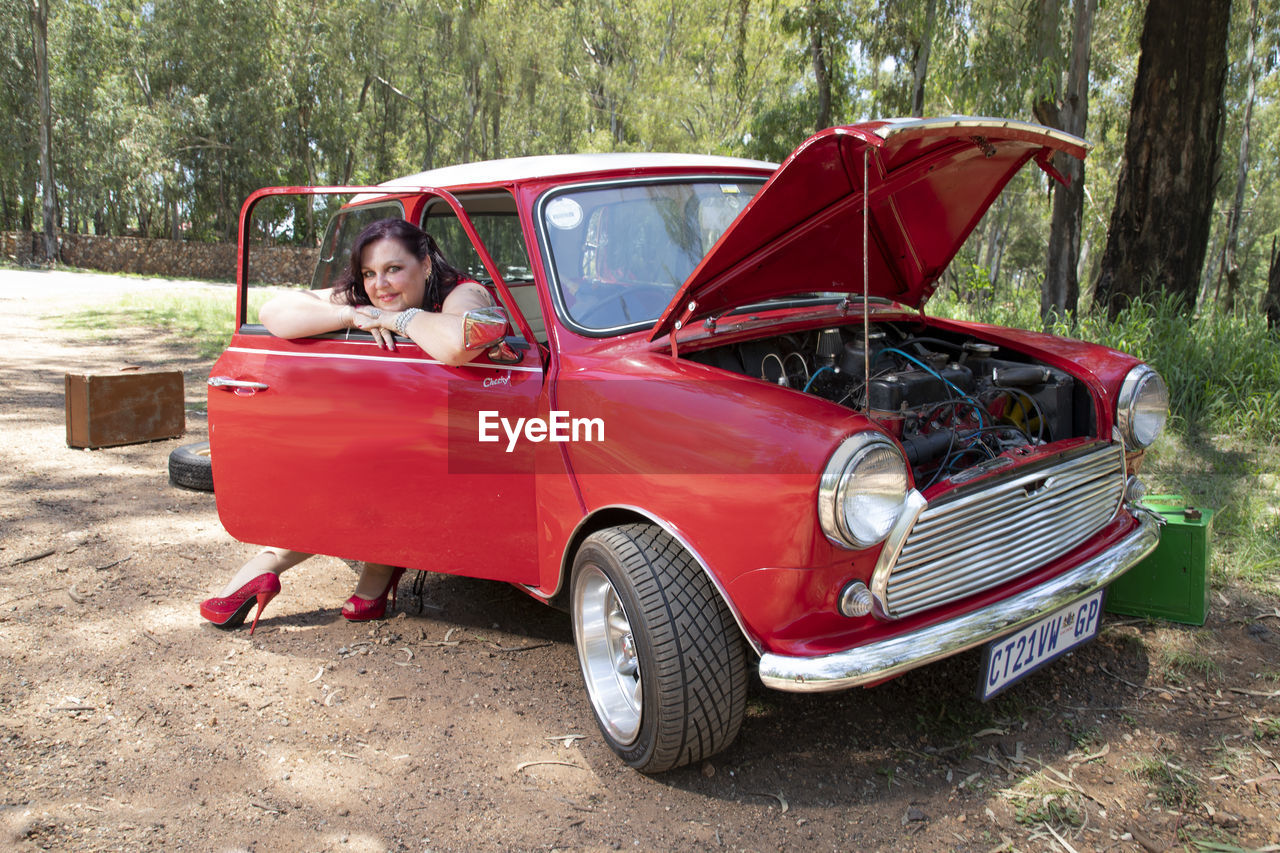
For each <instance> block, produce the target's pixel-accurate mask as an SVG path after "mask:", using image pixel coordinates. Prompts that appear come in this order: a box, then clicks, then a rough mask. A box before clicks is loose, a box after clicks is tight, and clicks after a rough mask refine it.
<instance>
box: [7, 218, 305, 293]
mask: <svg viewBox="0 0 1280 853" xmlns="http://www.w3.org/2000/svg"><path fill="white" fill-rule="evenodd" d="M59 245H60V248H61V254H62V259H61V260H62V263H64V264H67V265H68V266H73V267H79V268H81V269H90V270H101V271H103V272H125V273H136V274H138V275H150V276H156V277H158V278H194V279H205V280H212V281H231V280H234V279H235V277H236V247H235V245H234V244H230V243H187V242H184V241H182V240H152V239H148V238H143V237H98V236H94V235H91V234H61V235H59ZM0 255H2V256H3V257H4V258H5V259H7V260H9V261H11V262H13V263H17V264H24V265H30V264H40V263H43V262H44V240H43V238H42V237H41V235H40V234H33V233H31V232H30V231H3V232H0ZM318 256H319V250H318V249H299V248H294V247H291V246H268V247H262V246H255V247H253V248H251V249H250V251H249V258H250V260H251V262H252V267H251V270H250V272H251V274H252V277H253V279H254V280H255V281H265V282H267V283H270V284H299V283H301V284H309V283H310V282H311V273H312V271H313V270H314V269H315V266H316V258H317V257H318Z"/></svg>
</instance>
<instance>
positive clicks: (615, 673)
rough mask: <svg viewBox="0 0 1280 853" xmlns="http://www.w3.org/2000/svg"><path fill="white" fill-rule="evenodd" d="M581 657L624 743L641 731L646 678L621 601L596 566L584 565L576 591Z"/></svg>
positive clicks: (605, 716)
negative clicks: (642, 678) (644, 681)
mask: <svg viewBox="0 0 1280 853" xmlns="http://www.w3.org/2000/svg"><path fill="white" fill-rule="evenodd" d="M575 599H576V600H575V602H574V605H575V606H574V612H575V615H576V616H577V620H578V659H579V662H580V663H581V664H582V674H583V676H584V678H585V680H586V683H587V693H588V695H590V697H591V704H592V705H593V706H594V707H595V710H596V716H597V717H598V718H599V720H600V723H601V725H602V726H603V727H604V728H605V730H606V731H607V732H608V734H609V736H610V737H612V738H613V739H614V740H615V741H617V742H618V743H620V744H622V745H623V746H626V745H629V744H631V743H634V742H635V739H636V737H637V736H638V735H639V733H640V721H641V716H642V710H641V709H642V697H643V695H644V694H643V682H642V680H641V673H640V660H639V658H638V657H637V655H636V648H635V635H634V634H633V633H632V631H631V621H630V620H629V619H628V618H627V613H626V611H625V610H624V609H623V607H622V600H621V599H620V598H619V597H618V592H617V590H616V589H614V587H613V584H612V583H611V582H610V581H609V579H608V578H607V577H606V576H605V574H604V572H602V571H601V570H600V568H599V567H598V566H595V565H586V566H583V577H582V580H581V582H580V583H579V584H578V587H577V592H576V595H575Z"/></svg>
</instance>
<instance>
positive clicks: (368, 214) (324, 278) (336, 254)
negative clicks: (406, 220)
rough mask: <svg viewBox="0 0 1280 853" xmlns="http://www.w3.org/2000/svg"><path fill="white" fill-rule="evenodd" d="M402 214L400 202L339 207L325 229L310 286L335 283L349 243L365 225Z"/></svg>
mask: <svg viewBox="0 0 1280 853" xmlns="http://www.w3.org/2000/svg"><path fill="white" fill-rule="evenodd" d="M403 216H404V207H403V206H402V205H401V204H400V203H399V202H388V203H386V204H370V205H365V206H364V207H352V208H347V209H346V210H340V211H338V213H337V215H336V216H334V217H333V219H331V220H329V227H328V228H326V229H325V233H324V242H323V243H321V244H320V257H319V259H318V260H317V262H316V269H315V272H314V273H313V274H312V276H311V289H312V290H320V289H322V288H326V287H333V286H334V285H335V284H337V283H338V279H339V278H341V277H342V273H343V271H344V270H346V268H347V264H348V263H349V262H350V260H351V244H352V243H354V242H355V241H356V237H357V236H359V234H360V232H361V231H363V230H364V228H365V226H366V225H368V224H369V223H371V222H377V221H378V220H379V219H390V218H392V217H403Z"/></svg>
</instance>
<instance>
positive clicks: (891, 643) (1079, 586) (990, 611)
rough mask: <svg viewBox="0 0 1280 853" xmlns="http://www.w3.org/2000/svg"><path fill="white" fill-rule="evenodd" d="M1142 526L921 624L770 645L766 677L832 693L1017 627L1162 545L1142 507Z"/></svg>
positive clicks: (763, 669) (763, 666) (784, 686)
mask: <svg viewBox="0 0 1280 853" xmlns="http://www.w3.org/2000/svg"><path fill="white" fill-rule="evenodd" d="M1137 519H1138V527H1137V528H1136V529H1135V530H1134V531H1133V532H1132V533H1130V534H1129V535H1127V536H1126V537H1125V538H1124V539H1122V540H1120V541H1119V542H1117V543H1116V544H1115V545H1114V546H1112V547H1111V548H1109V549H1108V550H1106V551H1104V552H1102V553H1101V554H1097V555H1095V556H1094V557H1093V558H1091V559H1089V560H1088V561H1086V562H1084V563H1081V564H1080V565H1078V566H1076V567H1075V568H1073V569H1071V570H1069V571H1067V572H1064V573H1063V574H1061V575H1058V576H1057V577H1055V578H1053V579H1052V580H1050V581H1047V582H1046V583H1043V584H1041V585H1040V586H1037V587H1034V588H1032V589H1029V590H1027V591H1025V592H1023V593H1020V594H1018V595H1015V596H1013V597H1012V598H1007V599H1005V600H1004V601H998V602H996V603H995V604H991V605H988V606H987V607H984V608H982V609H981V610H975V611H973V612H972V613H966V614H964V615H963V616H957V617H956V618H955V619H951V620H949V621H946V622H940V623H938V624H937V625H930V626H929V627H928V628H923V629H921V630H919V631H912V632H911V633H908V634H903V635H902V636H898V637H892V638H890V639H887V640H880V641H879V642H875V643H870V644H868V645H865V646H858V647H857V648H853V649H849V650H848V651H843V652H835V653H834V654H829V655H823V656H822V657H793V656H790V655H777V654H772V653H769V652H766V653H765V654H764V655H762V656H761V657H760V680H761V681H763V682H764V683H765V686H767V687H772V688H773V689H774V690H786V691H789V692H792V693H825V692H830V691H834V690H844V689H846V688H849V687H857V686H859V685H863V684H870V683H872V682H876V681H882V680H884V679H886V678H891V677H892V676H895V675H899V674H901V673H904V672H906V671H907V670H910V669H915V668H916V667H918V666H924V665H925V664H927V663H932V662H934V661H936V660H941V659H942V658H945V657H950V656H951V655H954V654H957V653H959V652H962V651H964V650H966V649H971V648H973V647H974V646H978V645H981V644H982V643H985V642H987V641H988V640H992V639H995V638H996V637H999V636H1002V635H1004V634H1007V633H1009V632H1011V631H1015V630H1017V629H1018V628H1020V627H1022V626H1023V625H1026V624H1028V623H1031V622H1034V621H1035V620H1036V619H1039V618H1040V617H1041V616H1043V615H1045V614H1047V613H1051V612H1053V611H1054V610H1057V609H1058V608H1059V607H1063V606H1065V605H1067V604H1069V603H1071V602H1072V601H1074V600H1075V599H1077V598H1079V597H1080V596H1082V595H1087V594H1088V593H1090V592H1093V591H1094V590H1095V589H1098V588H1099V587H1102V586H1106V585H1107V584H1109V583H1111V582H1112V581H1113V580H1115V579H1116V578H1118V577H1119V576H1120V575H1122V574H1124V573H1125V571H1127V570H1128V569H1129V567H1130V566H1132V565H1133V564H1135V563H1137V562H1138V561H1139V560H1141V559H1142V558H1143V557H1145V556H1146V555H1147V554H1149V553H1151V551H1152V550H1154V549H1155V547H1156V545H1157V544H1158V543H1159V542H1160V525H1159V522H1158V521H1157V520H1156V519H1154V518H1152V517H1151V516H1150V515H1149V514H1148V513H1144V512H1139V513H1138V514H1137Z"/></svg>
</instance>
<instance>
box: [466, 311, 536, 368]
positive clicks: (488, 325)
mask: <svg viewBox="0 0 1280 853" xmlns="http://www.w3.org/2000/svg"><path fill="white" fill-rule="evenodd" d="M510 328H511V324H510V323H509V322H508V320H507V312H506V309H504V308H501V307H499V306H496V305H494V306H490V307H488V308H472V309H471V310H470V311H467V312H466V313H465V314H463V315H462V348H463V349H465V350H477V349H487V350H489V352H488V353H487V355H488V356H489V360H490V361H493V362H496V363H498V364H516V363H517V362H519V361H521V358H522V357H521V355H520V353H518V352H516V351H515V350H514V349H513V348H512V347H511V345H510V344H508V343H507V342H506V340H505V339H506V336H507V331H508V330H509V329H510Z"/></svg>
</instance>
